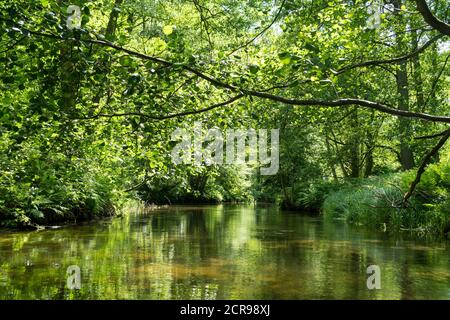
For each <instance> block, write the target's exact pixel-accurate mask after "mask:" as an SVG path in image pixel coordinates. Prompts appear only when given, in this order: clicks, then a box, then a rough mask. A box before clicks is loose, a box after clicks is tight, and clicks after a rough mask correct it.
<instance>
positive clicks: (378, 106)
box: [27, 30, 450, 123]
mask: <svg viewBox="0 0 450 320" xmlns="http://www.w3.org/2000/svg"><path fill="white" fill-rule="evenodd" d="M27 31H28V32H29V33H30V34H32V35H36V36H43V37H50V38H54V39H58V40H62V41H67V40H71V39H66V38H63V37H60V36H56V35H52V34H46V33H41V32H36V31H31V30H27ZM78 41H81V42H86V43H93V44H97V45H101V46H106V47H109V48H113V49H115V50H117V51H122V52H125V53H128V54H129V55H131V56H134V57H137V58H140V59H144V60H149V61H153V62H156V63H158V64H161V65H164V66H167V67H173V68H179V69H180V70H186V71H189V72H191V73H193V74H195V75H197V76H198V77H200V78H202V79H203V80H205V81H207V82H209V83H211V84H212V85H214V86H216V87H218V88H224V89H228V90H231V91H233V92H239V93H241V94H244V95H249V96H253V97H259V98H263V99H268V100H271V101H274V102H280V103H283V104H288V105H294V106H318V107H344V106H351V105H358V106H361V107H365V108H368V109H374V110H377V111H380V112H383V113H388V114H391V115H395V116H399V117H407V118H417V119H421V120H426V121H433V122H443V123H450V117H449V116H436V115H430V114H426V113H419V112H412V111H406V110H399V109H395V108H393V107H391V106H388V105H385V104H382V103H378V102H373V101H368V100H363V99H356V98H348V99H338V100H332V101H322V100H298V99H292V98H286V97H281V96H277V95H273V94H270V93H267V92H261V91H256V90H250V89H244V88H239V87H236V86H234V85H231V84H228V83H226V82H223V81H221V80H218V79H216V78H213V77H212V76H209V75H207V74H205V73H203V72H202V71H199V70H197V69H195V68H193V67H190V66H188V65H186V64H181V63H180V64H177V63H174V62H170V61H167V60H164V59H161V58H157V57H153V56H149V55H147V54H143V53H140V52H136V51H133V50H130V49H126V48H124V47H121V46H119V45H116V44H114V43H112V42H109V41H103V40H94V39H87V40H78ZM219 106H221V105H219ZM194 113H196V112H194ZM188 114H191V113H188ZM181 115H184V114H183V113H182V114H178V115H176V116H181ZM168 117H174V116H173V115H169V116H168Z"/></svg>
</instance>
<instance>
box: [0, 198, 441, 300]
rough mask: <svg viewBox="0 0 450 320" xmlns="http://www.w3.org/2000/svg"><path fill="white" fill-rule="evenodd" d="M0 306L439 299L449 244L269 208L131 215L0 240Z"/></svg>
mask: <svg viewBox="0 0 450 320" xmlns="http://www.w3.org/2000/svg"><path fill="white" fill-rule="evenodd" d="M369 265H377V266H378V267H379V270H380V278H379V279H380V285H381V289H372V290H369V289H368V287H367V278H368V277H369V276H370V274H367V267H368V266H369ZM69 266H77V267H79V270H80V286H81V288H80V289H72V290H71V289H69V288H68V284H67V278H68V276H70V274H69V275H68V274H67V269H68V268H69ZM71 279H73V278H71ZM0 299H450V242H449V241H445V240H432V239H426V238H415V237H413V236H411V235H408V234H406V233H402V234H396V235H389V234H388V233H385V232H381V231H373V230H371V231H370V230H365V229H364V228H361V227H359V228H356V227H352V226H348V225H347V224H345V223H343V222H341V221H325V220H324V219H322V218H321V217H311V216H306V215H302V214H299V213H292V212H283V211H281V210H278V209H277V208H274V207H271V206H257V207H255V206H248V205H219V206H172V207H169V208H161V209H157V210H153V211H145V212H144V211H142V210H132V211H131V212H130V213H129V214H127V215H125V216H123V217H120V218H119V217H118V218H112V219H107V220H99V221H95V222H90V223H85V224H82V225H73V226H65V227H62V228H59V229H50V230H43V231H33V232H2V233H0Z"/></svg>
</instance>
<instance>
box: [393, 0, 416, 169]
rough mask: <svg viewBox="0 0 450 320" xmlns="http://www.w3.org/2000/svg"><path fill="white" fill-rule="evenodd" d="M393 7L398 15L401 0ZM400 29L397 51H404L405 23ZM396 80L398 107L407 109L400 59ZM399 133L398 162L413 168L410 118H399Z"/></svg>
mask: <svg viewBox="0 0 450 320" xmlns="http://www.w3.org/2000/svg"><path fill="white" fill-rule="evenodd" d="M393 4H394V7H395V9H396V11H395V14H397V15H398V12H399V10H400V8H401V5H402V0H394V1H393ZM398 17H399V19H402V18H401V16H400V15H398ZM400 25H401V27H400V28H401V29H400V30H397V32H396V39H397V50H398V52H402V51H404V48H405V47H407V45H406V42H405V41H404V33H405V29H406V26H405V23H401V24H400ZM396 80H397V96H398V100H397V103H398V108H399V109H400V110H405V111H409V89H408V73H407V62H406V61H400V62H398V67H397V71H396ZM398 128H399V135H400V162H401V165H402V169H403V170H409V169H412V168H414V154H413V151H412V149H411V145H410V142H409V141H410V138H411V134H412V128H411V120H410V119H406V118H403V117H402V118H400V119H399V127H398Z"/></svg>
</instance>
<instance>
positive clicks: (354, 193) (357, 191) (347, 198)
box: [321, 161, 450, 235]
mask: <svg viewBox="0 0 450 320" xmlns="http://www.w3.org/2000/svg"><path fill="white" fill-rule="evenodd" d="M414 176H415V171H413V170H412V171H408V172H403V173H395V174H387V175H384V176H379V177H372V178H368V179H363V180H355V181H353V182H351V183H349V184H348V185H345V186H343V187H342V188H341V189H339V190H335V191H332V192H331V193H329V194H328V195H327V196H326V197H325V199H324V202H323V204H322V207H321V212H322V214H323V215H324V217H325V218H341V219H345V220H346V221H347V222H349V223H351V224H357V225H366V226H370V227H374V228H377V229H381V230H395V231H398V230H412V231H416V232H419V233H432V234H440V235H445V234H447V235H448V232H449V230H450V165H449V163H448V161H447V162H441V163H439V164H433V165H430V166H429V167H428V169H427V171H426V172H425V174H424V175H423V176H422V180H421V183H420V184H419V185H418V187H417V190H416V192H415V194H414V196H413V197H412V198H411V199H410V201H409V202H408V205H407V206H406V207H404V206H402V200H403V195H404V194H405V192H406V190H408V186H409V185H410V183H411V181H412V180H413V179H414Z"/></svg>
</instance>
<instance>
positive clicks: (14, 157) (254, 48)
mask: <svg viewBox="0 0 450 320" xmlns="http://www.w3.org/2000/svg"><path fill="white" fill-rule="evenodd" d="M424 3H425V7H426V9H429V10H430V13H431V14H432V15H431V17H430V16H429V15H427V14H426V12H425V11H424V10H423V9H424ZM428 4H429V7H427V6H426V5H427V3H426V2H425V1H419V0H418V1H402V0H389V1H360V0H352V1H343V0H326V1H322V0H318V1H308V0H282V1H267V0H248V1H231V0H208V1H205V0H164V1H159V0H100V1H86V0H84V1H83V0H71V1H67V0H56V1H51V0H38V1H28V0H12V1H6V0H0V43H1V48H2V49H1V50H0V66H1V69H0V70H1V72H0V119H1V120H0V134H1V139H0V172H1V175H0V222H1V223H2V225H4V226H11V225H21V226H30V225H34V224H46V223H52V222H56V221H66V220H73V219H85V218H92V217H93V216H102V215H111V214H114V211H115V209H118V208H120V204H121V202H123V201H124V199H127V198H130V197H131V198H136V197H137V198H139V199H142V200H144V201H146V202H148V203H158V204H159V203H177V202H217V201H250V200H260V201H276V202H279V203H280V204H281V205H283V206H284V207H286V208H291V209H303V210H309V211H320V209H323V210H324V213H325V215H327V216H333V217H336V216H338V217H341V216H345V217H346V218H347V219H348V220H349V221H353V222H357V223H364V224H372V225H375V226H376V227H383V226H386V225H387V226H388V227H389V226H391V225H392V226H396V227H398V228H406V229H420V230H427V231H432V232H443V231H445V228H446V226H447V225H448V222H449V220H450V218H449V213H450V209H449V202H450V200H449V195H450V191H449V189H450V171H449V165H448V161H449V156H448V155H449V149H448V147H446V146H445V145H444V144H445V142H446V140H447V139H448V137H449V136H450V131H449V129H448V123H450V117H449V114H450V105H449V102H450V87H449V81H450V68H449V64H450V62H449V59H450V51H449V48H450V45H449V44H450V42H449V36H450V34H449V33H448V29H447V27H448V24H447V23H446V22H448V21H449V20H450V8H449V6H448V2H447V1H446V0H435V1H430V2H429V3H428ZM70 5H76V6H78V7H79V8H80V9H81V21H80V27H79V28H72V27H71V25H70V24H68V23H67V21H68V18H72V17H73V11H69V12H71V13H68V8H69V6H70ZM194 121H202V123H203V124H204V126H205V127H208V128H212V127H217V128H219V129H221V130H226V129H229V128H256V129H258V128H267V129H271V128H279V129H280V150H279V157H280V169H279V171H278V173H277V174H276V175H272V176H261V175H259V173H258V170H257V168H256V167H255V166H249V167H247V166H233V165H224V166H206V165H202V166H190V165H174V164H173V162H172V161H171V157H170V154H171V150H172V148H173V147H174V143H175V142H173V141H171V134H172V132H173V131H174V130H175V129H176V128H178V127H187V128H189V127H191V126H192V125H193V123H194ZM437 144H438V147H435V146H436V145H437ZM423 161H424V162H423ZM439 161H440V162H439ZM433 162H434V163H436V164H433V165H432V166H430V167H429V168H428V169H427V170H425V173H424V174H423V175H422V171H423V170H421V169H426V167H427V165H428V164H429V163H433ZM417 172H419V174H417ZM416 174H417V175H416ZM416 177H417V178H416ZM418 178H421V180H422V181H420V182H418V183H417V186H416V184H415V183H413V184H412V182H413V181H414V180H415V179H416V180H417V179H418ZM419 180H420V179H419ZM411 184H412V185H413V186H411ZM408 190H410V191H411V192H410V194H409V195H408V193H407V192H408ZM116 211H117V210H116Z"/></svg>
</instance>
